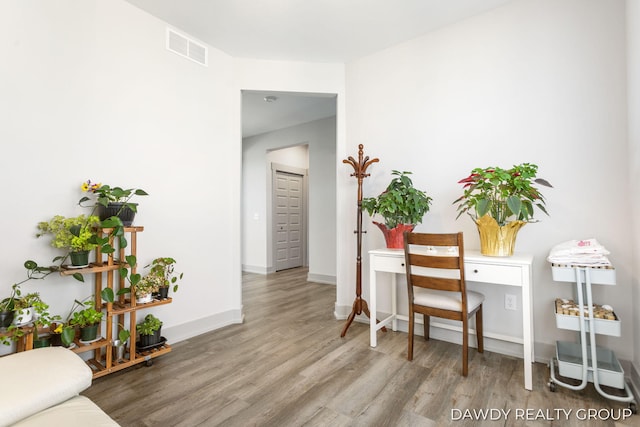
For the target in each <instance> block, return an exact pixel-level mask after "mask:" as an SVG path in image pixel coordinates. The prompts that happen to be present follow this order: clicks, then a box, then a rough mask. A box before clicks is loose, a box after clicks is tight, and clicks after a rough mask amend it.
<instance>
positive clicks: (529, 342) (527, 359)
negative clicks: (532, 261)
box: [522, 277, 533, 390]
mask: <svg viewBox="0 0 640 427" xmlns="http://www.w3.org/2000/svg"><path fill="white" fill-rule="evenodd" d="M530 284H531V282H530V280H529V278H528V277H526V278H524V285H523V286H522V341H523V356H524V388H525V389H527V390H532V389H533V379H532V378H533V372H532V363H533V323H532V319H531V286H530Z"/></svg>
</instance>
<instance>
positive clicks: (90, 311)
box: [69, 301, 103, 328]
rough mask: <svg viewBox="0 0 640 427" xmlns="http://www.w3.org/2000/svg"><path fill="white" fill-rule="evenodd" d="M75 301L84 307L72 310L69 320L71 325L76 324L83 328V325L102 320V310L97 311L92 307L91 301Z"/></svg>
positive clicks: (93, 323)
mask: <svg viewBox="0 0 640 427" xmlns="http://www.w3.org/2000/svg"><path fill="white" fill-rule="evenodd" d="M76 303H78V304H80V305H81V306H84V307H86V308H84V309H82V310H80V311H73V312H72V314H71V315H72V317H71V320H69V324H70V325H71V326H78V327H80V328H84V327H85V326H91V325H95V324H96V323H99V322H100V321H101V320H102V315H103V313H102V311H98V310H96V309H95V308H94V307H93V301H85V302H80V301H76Z"/></svg>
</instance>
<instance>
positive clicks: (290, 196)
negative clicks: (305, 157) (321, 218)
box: [273, 171, 304, 271]
mask: <svg viewBox="0 0 640 427" xmlns="http://www.w3.org/2000/svg"><path fill="white" fill-rule="evenodd" d="M303 188H304V187H303V176H302V175H297V174H293V173H288V172H282V171H276V174H275V179H274V188H273V191H274V203H273V209H274V215H273V225H274V230H273V236H274V239H275V264H276V271H279V270H286V269H288V268H295V267H301V266H302V265H303V259H302V249H303V224H302V220H303V203H302V202H303V200H302V197H303V194H304V192H303Z"/></svg>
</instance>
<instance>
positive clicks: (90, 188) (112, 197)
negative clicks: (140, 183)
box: [78, 180, 148, 226]
mask: <svg viewBox="0 0 640 427" xmlns="http://www.w3.org/2000/svg"><path fill="white" fill-rule="evenodd" d="M81 189H82V191H83V192H85V193H87V192H88V193H93V194H95V195H96V196H97V198H96V204H95V205H94V208H97V209H98V215H99V217H100V220H102V221H104V220H105V219H107V218H111V217H118V218H119V219H120V220H121V221H122V225H124V226H130V225H131V224H133V220H134V218H135V214H136V212H137V211H138V204H137V203H132V202H131V201H130V200H131V198H132V197H133V196H148V194H147V192H146V191H144V190H142V189H140V188H127V189H124V188H122V187H111V186H109V185H106V184H105V185H103V184H100V183H93V182H91V180H87V181H85V182H83V183H82V186H81ZM89 200H90V198H89V197H86V196H85V197H83V198H81V199H80V201H79V202H78V204H79V205H80V206H82V204H83V203H84V202H86V201H89Z"/></svg>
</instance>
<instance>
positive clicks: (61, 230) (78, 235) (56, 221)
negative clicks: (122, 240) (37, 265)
mask: <svg viewBox="0 0 640 427" xmlns="http://www.w3.org/2000/svg"><path fill="white" fill-rule="evenodd" d="M99 227H100V219H99V218H98V217H97V216H95V215H91V216H88V217H86V216H85V215H78V216H77V217H73V218H65V217H64V216H62V215H56V216H54V217H53V218H52V219H51V220H49V221H46V222H40V223H38V230H40V232H39V233H38V234H37V235H36V236H37V237H40V236H44V235H47V234H51V235H53V239H52V241H51V246H53V247H55V248H60V249H65V250H67V251H68V252H69V256H70V258H71V265H72V266H77V267H86V266H87V265H88V264H89V251H91V250H93V249H95V248H96V247H97V246H98V241H97V235H96V231H97V229H98V228H99ZM65 258H66V256H65V257H57V258H55V259H54V260H58V259H63V261H64V259H65Z"/></svg>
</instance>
